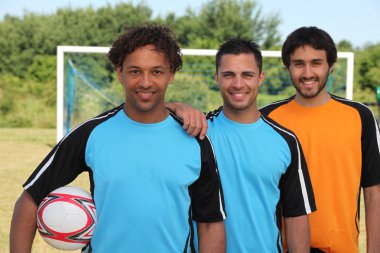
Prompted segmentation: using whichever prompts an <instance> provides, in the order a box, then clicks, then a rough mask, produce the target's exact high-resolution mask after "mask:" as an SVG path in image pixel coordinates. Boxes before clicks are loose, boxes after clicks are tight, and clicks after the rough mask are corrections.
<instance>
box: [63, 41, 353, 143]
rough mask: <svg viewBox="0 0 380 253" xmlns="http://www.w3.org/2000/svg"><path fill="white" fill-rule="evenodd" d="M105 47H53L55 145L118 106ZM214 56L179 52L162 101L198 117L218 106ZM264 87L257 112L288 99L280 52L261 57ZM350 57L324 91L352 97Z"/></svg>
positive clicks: (344, 55) (342, 58) (341, 56)
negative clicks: (198, 113) (197, 112)
mask: <svg viewBox="0 0 380 253" xmlns="http://www.w3.org/2000/svg"><path fill="white" fill-rule="evenodd" d="M108 50H109V48H108V47H83V46H80V47H78V46H58V48H57V141H59V140H60V139H61V138H62V137H63V136H64V135H65V134H67V133H68V132H69V131H70V130H71V129H72V128H74V127H75V126H77V125H78V124H80V123H81V122H83V121H85V120H87V119H89V118H92V117H94V116H96V115H98V114H100V113H102V112H104V111H106V110H108V109H111V108H113V107H115V106H117V105H119V104H121V103H122V102H123V100H124V94H123V91H122V87H121V85H120V84H119V82H118V80H117V76H116V71H115V70H114V67H113V66H112V65H111V64H110V63H109V62H108V60H107V57H106V53H107V52H108ZM215 54H216V50H209V49H183V50H182V55H183V57H182V59H183V67H182V69H181V70H180V71H179V72H177V73H176V76H175V79H174V82H173V83H172V84H170V85H169V87H168V90H167V93H166V96H165V101H166V102H185V103H188V104H190V105H192V106H194V107H196V108H199V109H200V110H202V111H205V112H206V111H210V110H214V109H216V108H217V107H219V106H220V105H221V104H222V99H221V97H220V94H219V90H218V88H217V85H216V83H215V81H214V73H215V63H214V62H215V60H214V57H215ZM262 54H263V57H264V59H263V70H264V72H265V79H264V83H263V85H262V86H261V88H260V91H259V96H258V100H257V102H258V106H259V107H261V106H263V105H266V104H268V103H271V102H274V101H276V100H280V99H284V98H287V97H289V96H291V95H293V94H294V88H293V87H292V84H291V80H290V78H289V75H288V73H287V72H286V70H284V68H283V64H282V61H281V52H280V51H262ZM353 66H354V54H353V53H351V52H338V61H337V63H336V64H335V66H334V72H333V73H332V74H331V75H330V77H329V81H328V84H327V85H328V90H329V91H330V92H332V93H334V94H336V95H339V96H342V97H346V98H348V99H352V97H353Z"/></svg>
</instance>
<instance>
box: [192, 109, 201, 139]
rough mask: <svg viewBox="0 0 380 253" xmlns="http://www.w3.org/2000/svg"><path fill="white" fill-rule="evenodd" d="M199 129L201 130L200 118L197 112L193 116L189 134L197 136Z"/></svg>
mask: <svg viewBox="0 0 380 253" xmlns="http://www.w3.org/2000/svg"><path fill="white" fill-rule="evenodd" d="M201 130H202V118H201V117H200V114H199V113H197V114H196V115H195V117H194V127H193V131H192V132H191V134H190V135H192V136H198V135H199V133H200V132H201Z"/></svg>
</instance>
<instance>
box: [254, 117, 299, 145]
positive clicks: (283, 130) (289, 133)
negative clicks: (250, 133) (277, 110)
mask: <svg viewBox="0 0 380 253" xmlns="http://www.w3.org/2000/svg"><path fill="white" fill-rule="evenodd" d="M261 118H262V120H263V121H264V122H265V123H266V124H268V125H269V126H270V127H271V128H273V130H274V131H276V132H277V133H279V134H280V135H281V136H283V137H286V138H291V139H296V135H295V134H294V133H293V131H292V130H290V129H288V128H286V127H284V126H283V125H281V124H280V123H278V122H277V121H275V120H273V119H271V118H269V117H268V116H266V115H262V116H261Z"/></svg>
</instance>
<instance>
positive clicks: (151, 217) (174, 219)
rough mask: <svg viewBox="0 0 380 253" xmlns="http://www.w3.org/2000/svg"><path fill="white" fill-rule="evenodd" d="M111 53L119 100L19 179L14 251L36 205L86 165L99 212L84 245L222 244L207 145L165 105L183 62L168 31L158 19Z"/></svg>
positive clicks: (217, 187) (207, 247)
mask: <svg viewBox="0 0 380 253" xmlns="http://www.w3.org/2000/svg"><path fill="white" fill-rule="evenodd" d="M108 58H109V60H110V61H111V62H112V64H114V66H115V68H116V72H117V77H118V79H119V81H120V83H121V84H122V86H123V89H124V92H125V102H124V103H123V104H122V105H120V106H118V107H116V108H114V109H112V110H109V111H107V112H105V113H103V114H101V115H99V116H97V117H95V118H93V119H90V120H88V121H86V122H85V123H83V124H82V125H80V126H79V127H77V128H76V129H74V130H73V131H72V132H71V133H69V134H68V135H67V136H65V137H64V138H63V139H62V140H61V141H60V142H59V143H58V144H57V146H56V147H54V149H53V150H52V152H50V154H48V156H47V157H46V158H45V159H44V160H43V162H42V163H41V164H40V165H39V166H38V167H37V169H36V170H35V171H34V172H33V173H32V175H31V176H30V177H29V179H28V180H27V181H26V182H25V184H24V185H23V186H24V191H23V193H22V194H21V196H20V198H19V200H18V201H17V203H16V205H15V210H14V214H13V219H12V225H11V236H10V243H11V252H14V253H16V252H30V251H31V247H32V243H33V238H34V236H35V231H36V212H37V206H38V204H39V203H40V202H41V200H42V199H43V198H44V197H45V196H46V195H47V194H48V193H49V192H51V191H52V190H54V189H56V188H58V187H61V186H64V185H66V184H68V183H70V182H71V181H73V180H74V179H75V178H76V177H77V176H78V175H79V174H80V173H82V172H84V171H87V172H89V176H90V182H91V194H92V196H93V198H94V201H95V205H96V209H97V217H98V223H97V225H96V227H95V230H94V233H93V237H92V240H91V243H90V244H89V245H88V246H87V247H86V249H85V250H86V251H89V252H173V253H177V252H196V251H198V250H199V252H212V253H217V252H224V251H225V231H224V222H223V220H224V219H225V212H224V204H223V203H224V201H223V193H222V189H221V184H220V179H219V176H218V169H217V166H216V162H215V158H214V153H213V150H212V147H211V143H210V142H209V140H208V138H205V139H203V140H200V139H199V138H192V137H190V136H188V135H187V134H186V132H185V131H183V129H182V122H181V120H179V119H178V118H177V117H176V116H175V115H173V114H172V113H170V111H169V110H168V109H166V108H165V107H164V97H165V92H166V89H167V87H168V84H169V83H170V82H171V81H172V80H173V78H174V75H175V72H176V71H177V70H179V69H180V68H181V66H182V60H181V56H180V48H179V47H178V45H177V42H176V41H175V39H174V36H173V34H172V32H171V30H170V29H169V28H168V27H165V26H158V25H154V24H145V25H143V26H138V27H132V28H130V29H127V30H126V32H125V33H123V34H122V35H120V36H119V37H118V38H117V40H116V41H115V42H114V43H113V45H112V47H111V49H110V51H109V53H108ZM192 220H194V221H196V222H197V234H198V240H199V249H195V247H194V243H193V239H194V228H193V225H192V224H193V222H192Z"/></svg>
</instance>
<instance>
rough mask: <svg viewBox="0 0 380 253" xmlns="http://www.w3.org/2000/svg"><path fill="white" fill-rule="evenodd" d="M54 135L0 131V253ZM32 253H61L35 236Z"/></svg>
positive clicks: (85, 184) (51, 132)
mask: <svg viewBox="0 0 380 253" xmlns="http://www.w3.org/2000/svg"><path fill="white" fill-rule="evenodd" d="M55 133H56V132H55V130H54V129H18V128H17V129H9V128H0V193H1V195H0V217H1V219H0V253H6V252H9V228H10V222H11V216H12V212H13V207H14V203H15V201H16V200H17V198H18V196H19V195H20V193H21V192H22V186H21V185H22V184H23V183H24V181H25V180H26V179H27V177H28V176H29V175H30V174H31V173H32V171H33V170H34V168H35V167H36V166H37V165H38V163H39V162H40V161H41V160H42V159H43V158H44V157H45V155H46V154H47V153H48V152H49V151H50V149H51V148H52V147H53V146H54V144H55ZM72 184H73V185H77V186H81V187H83V188H84V189H87V190H88V189H89V188H88V182H87V175H81V176H80V177H79V178H78V179H76V180H75V182H73V183H72ZM362 199H363V198H362ZM362 203H363V201H362ZM361 214H362V219H361V235H360V238H359V239H360V252H362V253H364V252H365V233H364V232H365V230H364V225H363V224H364V217H363V216H364V210H363V205H362V211H361ZM32 252H33V253H58V252H62V251H58V250H55V249H53V248H51V247H50V246H49V245H47V244H46V243H45V242H44V241H43V240H42V239H41V237H40V236H39V235H37V236H36V239H35V242H34V245H33V250H32ZM74 252H75V251H74ZM77 252H79V251H77Z"/></svg>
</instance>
